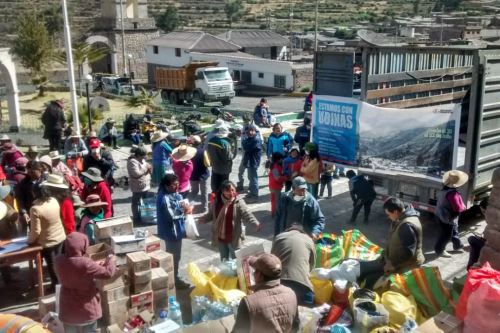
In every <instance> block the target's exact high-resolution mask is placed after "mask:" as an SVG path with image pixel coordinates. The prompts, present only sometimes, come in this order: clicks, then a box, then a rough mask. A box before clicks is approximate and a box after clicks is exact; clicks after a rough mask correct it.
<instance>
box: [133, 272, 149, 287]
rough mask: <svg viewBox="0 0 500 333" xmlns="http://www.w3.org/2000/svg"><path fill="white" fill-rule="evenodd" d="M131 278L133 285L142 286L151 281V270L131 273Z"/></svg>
mask: <svg viewBox="0 0 500 333" xmlns="http://www.w3.org/2000/svg"><path fill="white" fill-rule="evenodd" d="M131 276H132V282H133V283H134V284H143V283H146V282H150V281H151V276H152V272H151V270H147V271H142V272H133V275H132V274H131Z"/></svg>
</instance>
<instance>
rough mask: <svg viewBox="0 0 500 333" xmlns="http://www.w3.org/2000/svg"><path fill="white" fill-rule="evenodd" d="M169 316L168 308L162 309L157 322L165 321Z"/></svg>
mask: <svg viewBox="0 0 500 333" xmlns="http://www.w3.org/2000/svg"><path fill="white" fill-rule="evenodd" d="M167 316H168V313H167V310H161V311H160V313H159V315H158V319H157V320H156V323H155V324H159V323H163V322H164V321H165V320H167Z"/></svg>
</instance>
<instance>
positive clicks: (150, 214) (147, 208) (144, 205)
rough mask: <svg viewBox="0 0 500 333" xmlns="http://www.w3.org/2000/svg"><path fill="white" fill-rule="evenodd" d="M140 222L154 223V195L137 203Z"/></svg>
mask: <svg viewBox="0 0 500 333" xmlns="http://www.w3.org/2000/svg"><path fill="white" fill-rule="evenodd" d="M139 215H140V217H141V223H145V224H156V197H150V198H144V199H141V201H140V203H139Z"/></svg>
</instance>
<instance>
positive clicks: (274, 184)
mask: <svg viewBox="0 0 500 333" xmlns="http://www.w3.org/2000/svg"><path fill="white" fill-rule="evenodd" d="M271 161H273V163H272V164H271V168H270V170H269V190H270V191H271V216H272V217H274V215H275V214H276V205H277V204H278V203H279V202H280V199H281V190H282V189H283V185H284V184H285V182H286V180H287V176H285V175H284V173H283V155H281V154H280V153H273V155H272V159H271Z"/></svg>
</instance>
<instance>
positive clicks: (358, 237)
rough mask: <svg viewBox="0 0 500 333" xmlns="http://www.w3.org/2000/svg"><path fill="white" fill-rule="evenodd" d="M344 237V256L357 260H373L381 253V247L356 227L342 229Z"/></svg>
mask: <svg viewBox="0 0 500 333" xmlns="http://www.w3.org/2000/svg"><path fill="white" fill-rule="evenodd" d="M342 238H343V239H344V244H343V248H344V256H345V258H346V259H347V258H350V259H358V260H368V261H371V260H375V259H377V258H378V257H380V255H381V254H382V251H383V249H382V248H381V247H380V246H378V245H376V244H375V243H373V242H372V241H370V240H369V239H368V238H366V236H365V235H363V234H362V233H361V232H360V231H359V230H358V229H353V230H347V231H344V230H343V231H342Z"/></svg>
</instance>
